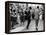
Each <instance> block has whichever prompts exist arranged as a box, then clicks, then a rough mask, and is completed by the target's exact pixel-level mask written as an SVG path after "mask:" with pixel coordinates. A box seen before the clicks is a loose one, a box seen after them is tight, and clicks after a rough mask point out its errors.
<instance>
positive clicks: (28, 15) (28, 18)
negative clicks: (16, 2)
mask: <svg viewBox="0 0 46 35" xmlns="http://www.w3.org/2000/svg"><path fill="white" fill-rule="evenodd" d="M30 9H31V7H30V8H29V10H28V9H26V11H25V14H26V16H25V19H26V20H27V21H28V24H27V26H26V28H27V29H29V25H30V22H31V19H30V17H31V15H30Z"/></svg>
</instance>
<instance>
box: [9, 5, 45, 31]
mask: <svg viewBox="0 0 46 35" xmlns="http://www.w3.org/2000/svg"><path fill="white" fill-rule="evenodd" d="M16 6H17V5H16ZM22 6H23V7H21V5H20V6H19V5H18V7H16V8H15V5H13V4H12V5H11V6H10V7H11V8H10V7H9V8H10V16H11V22H12V27H14V26H15V25H17V24H23V25H24V22H25V21H28V23H27V26H26V29H28V28H29V25H30V22H31V20H35V21H36V30H38V28H37V27H38V22H39V20H43V14H44V13H43V12H44V9H43V8H40V7H39V6H37V7H36V8H32V7H31V6H30V7H28V6H25V7H24V5H22ZM34 7H35V6H34Z"/></svg>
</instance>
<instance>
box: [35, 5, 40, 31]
mask: <svg viewBox="0 0 46 35" xmlns="http://www.w3.org/2000/svg"><path fill="white" fill-rule="evenodd" d="M39 12H40V10H39V6H37V8H35V20H36V30H37V31H38V22H39Z"/></svg>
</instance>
